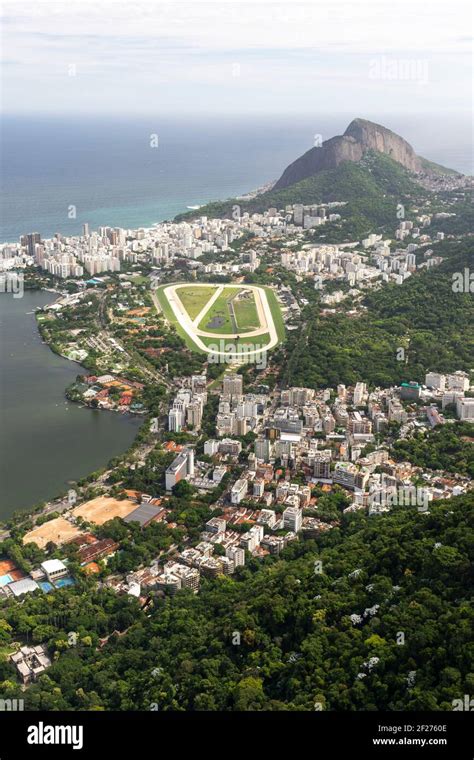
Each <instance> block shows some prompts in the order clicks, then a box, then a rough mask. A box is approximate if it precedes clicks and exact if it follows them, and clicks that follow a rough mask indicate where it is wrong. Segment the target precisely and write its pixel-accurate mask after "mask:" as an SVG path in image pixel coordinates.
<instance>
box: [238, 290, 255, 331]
mask: <svg viewBox="0 0 474 760" xmlns="http://www.w3.org/2000/svg"><path fill="white" fill-rule="evenodd" d="M232 303H233V307H234V314H235V321H236V324H237V329H238V330H240V331H241V332H245V331H247V330H256V329H257V328H259V327H260V320H259V318H258V312H257V304H256V303H255V297H254V294H253V293H252V291H250V292H249V295H248V296H246V297H245V298H234V300H233V302H232Z"/></svg>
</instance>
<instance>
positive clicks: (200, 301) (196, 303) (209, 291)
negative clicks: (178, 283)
mask: <svg viewBox="0 0 474 760" xmlns="http://www.w3.org/2000/svg"><path fill="white" fill-rule="evenodd" d="M216 289H217V285H209V286H206V287H196V286H194V285H183V287H178V288H176V295H177V296H178V298H179V300H180V301H181V303H182V304H183V306H184V308H185V309H186V311H187V312H188V314H189V316H190V317H191V319H196V317H197V315H198V314H199V312H200V311H201V309H203V308H204V306H205V305H206V304H207V302H208V301H209V299H210V298H211V297H212V295H213V294H214V292H215V291H216Z"/></svg>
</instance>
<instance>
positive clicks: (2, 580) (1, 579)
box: [0, 573, 13, 586]
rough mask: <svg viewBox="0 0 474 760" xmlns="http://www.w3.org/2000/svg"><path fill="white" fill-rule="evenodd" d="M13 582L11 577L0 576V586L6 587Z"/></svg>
mask: <svg viewBox="0 0 474 760" xmlns="http://www.w3.org/2000/svg"><path fill="white" fill-rule="evenodd" d="M12 581H13V578H12V577H11V575H8V573H7V574H6V575H0V586H7V585H8V584H9V583H11V582H12Z"/></svg>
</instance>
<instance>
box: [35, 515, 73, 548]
mask: <svg viewBox="0 0 474 760" xmlns="http://www.w3.org/2000/svg"><path fill="white" fill-rule="evenodd" d="M81 532H82V531H81V530H79V528H77V527H76V526H75V525H72V524H71V523H70V522H68V521H67V520H66V519H65V518H64V517H55V518H54V520H49V522H45V523H43V525H39V526H38V527H37V528H33V530H30V532H29V533H26V534H25V535H24V536H23V543H24V544H31V543H35V544H36V545H37V546H39V548H40V549H44V547H45V546H46V544H47V543H49V541H52V542H53V544H56V545H57V546H61V544H65V543H66V542H67V541H71V539H73V538H76V536H80V534H81Z"/></svg>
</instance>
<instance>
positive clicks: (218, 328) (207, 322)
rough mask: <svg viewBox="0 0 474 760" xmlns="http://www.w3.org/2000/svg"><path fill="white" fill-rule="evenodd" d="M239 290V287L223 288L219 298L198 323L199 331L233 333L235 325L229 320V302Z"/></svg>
mask: <svg viewBox="0 0 474 760" xmlns="http://www.w3.org/2000/svg"><path fill="white" fill-rule="evenodd" d="M240 290H242V288H240V287H230V288H224V290H223V291H222V293H221V294H220V296H219V298H217V299H216V300H215V301H214V303H213V304H212V306H211V308H210V309H209V311H208V312H207V313H206V314H205V316H204V318H203V319H202V320H201V322H200V323H199V329H200V330H205V331H206V332H213V333H216V334H219V333H234V332H235V325H234V324H233V321H232V319H231V314H230V309H229V301H230V300H231V299H232V298H233V296H235V295H236V294H237V293H238V292H239V291H240Z"/></svg>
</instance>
